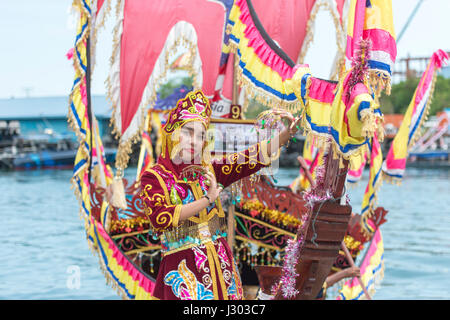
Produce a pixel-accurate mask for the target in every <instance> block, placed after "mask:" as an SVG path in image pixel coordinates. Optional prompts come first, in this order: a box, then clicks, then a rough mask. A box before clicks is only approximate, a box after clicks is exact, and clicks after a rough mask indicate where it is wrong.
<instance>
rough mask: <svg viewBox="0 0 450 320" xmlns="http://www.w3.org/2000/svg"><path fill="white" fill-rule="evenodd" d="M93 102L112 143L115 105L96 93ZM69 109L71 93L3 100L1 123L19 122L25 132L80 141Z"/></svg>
mask: <svg viewBox="0 0 450 320" xmlns="http://www.w3.org/2000/svg"><path fill="white" fill-rule="evenodd" d="M91 101H92V108H93V111H94V114H95V116H96V118H97V120H98V123H99V131H100V135H101V136H102V140H103V139H104V140H106V141H104V143H105V142H110V141H111V135H110V131H111V130H110V127H109V121H110V118H111V112H112V110H111V105H110V103H109V101H108V100H107V99H106V97H105V96H100V95H97V96H92V98H91ZM68 111H69V97H68V96H59V97H37V98H11V99H0V123H2V125H3V126H4V125H5V123H6V124H8V123H10V122H12V121H18V122H19V124H20V133H21V134H22V135H36V134H41V133H44V132H46V131H47V132H48V131H53V132H55V133H58V134H60V135H65V136H66V135H69V136H72V138H73V139H74V140H76V136H75V133H74V132H73V130H72V129H71V128H70V126H69V124H68V122H67V115H68Z"/></svg>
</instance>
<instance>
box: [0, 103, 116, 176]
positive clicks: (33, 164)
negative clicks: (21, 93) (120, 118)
mask: <svg viewBox="0 0 450 320" xmlns="http://www.w3.org/2000/svg"><path fill="white" fill-rule="evenodd" d="M91 101H92V108H93V112H94V115H95V117H96V118H97V120H98V124H99V131H100V135H101V138H102V141H103V145H104V147H105V157H106V159H105V160H106V161H107V162H108V163H112V162H113V161H114V158H115V153H116V148H115V146H114V145H115V144H116V142H115V140H114V139H113V138H112V136H111V127H110V126H109V122H110V117H111V113H112V110H111V108H110V105H109V103H108V101H107V100H106V97H105V96H92V99H91ZM68 113H69V97H68V96H60V97H42V98H20V99H16V98H12V99H0V169H18V170H22V169H36V168H66V167H68V168H70V167H72V166H73V163H74V159H75V155H76V152H77V149H78V138H77V137H76V134H75V132H74V131H73V130H72V128H71V127H70V126H69V123H68V118H67V116H68Z"/></svg>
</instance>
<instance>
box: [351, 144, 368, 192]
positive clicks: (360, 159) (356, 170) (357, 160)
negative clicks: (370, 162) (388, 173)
mask: <svg viewBox="0 0 450 320" xmlns="http://www.w3.org/2000/svg"><path fill="white" fill-rule="evenodd" d="M366 163H367V152H363V153H360V154H358V155H356V156H354V157H351V158H350V166H349V170H348V172H347V182H349V183H351V184H353V185H355V184H356V183H358V181H359V180H361V176H362V174H363V171H364V167H365V166H366Z"/></svg>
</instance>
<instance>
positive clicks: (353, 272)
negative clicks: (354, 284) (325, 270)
mask: <svg viewBox="0 0 450 320" xmlns="http://www.w3.org/2000/svg"><path fill="white" fill-rule="evenodd" d="M345 271H346V277H347V278H354V277H360V276H361V270H360V269H359V268H358V267H356V266H355V267H350V268H347V269H346V270H345Z"/></svg>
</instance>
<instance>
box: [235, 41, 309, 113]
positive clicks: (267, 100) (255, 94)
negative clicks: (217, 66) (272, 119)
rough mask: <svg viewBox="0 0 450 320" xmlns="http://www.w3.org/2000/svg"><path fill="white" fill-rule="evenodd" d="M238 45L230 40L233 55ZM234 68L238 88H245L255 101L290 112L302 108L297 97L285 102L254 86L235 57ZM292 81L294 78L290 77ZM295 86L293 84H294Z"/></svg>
mask: <svg viewBox="0 0 450 320" xmlns="http://www.w3.org/2000/svg"><path fill="white" fill-rule="evenodd" d="M237 49H238V45H236V44H235V43H233V42H230V52H232V53H233V54H234V55H236V54H237ZM234 68H235V69H234V70H236V71H237V77H236V78H237V83H238V85H239V87H240V88H242V89H243V90H245V95H246V96H247V97H250V98H252V99H254V100H255V101H256V102H258V103H260V104H262V105H265V106H267V107H269V108H271V109H274V108H282V109H285V110H287V111H289V112H291V113H296V112H299V111H302V110H303V106H302V103H301V101H300V100H301V99H298V98H297V100H296V101H294V102H287V101H285V100H282V99H280V98H278V97H276V96H275V95H272V94H270V93H268V92H267V91H265V90H263V89H261V88H259V87H257V86H255V85H254V84H253V82H251V81H250V80H249V79H247V77H245V76H244V75H243V71H242V69H241V67H240V66H239V59H235V65H234ZM292 81H293V82H294V79H292ZM294 87H295V85H294ZM247 107H248V104H246V107H245V108H244V109H243V110H244V112H245V111H246V110H247Z"/></svg>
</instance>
